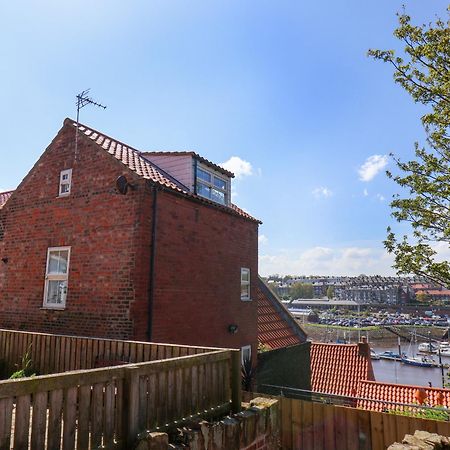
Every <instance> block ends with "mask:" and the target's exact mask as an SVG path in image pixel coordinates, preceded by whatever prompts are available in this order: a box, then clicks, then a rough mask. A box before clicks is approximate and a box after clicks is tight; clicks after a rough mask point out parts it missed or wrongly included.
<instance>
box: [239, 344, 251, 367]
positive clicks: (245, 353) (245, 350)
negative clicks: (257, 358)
mask: <svg viewBox="0 0 450 450" xmlns="http://www.w3.org/2000/svg"><path fill="white" fill-rule="evenodd" d="M251 359H252V346H251V345H244V346H243V347H241V362H242V364H244V362H245V361H250V360H251Z"/></svg>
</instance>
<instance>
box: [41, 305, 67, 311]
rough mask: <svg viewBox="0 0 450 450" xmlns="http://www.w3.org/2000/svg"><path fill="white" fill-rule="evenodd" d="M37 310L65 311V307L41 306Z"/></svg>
mask: <svg viewBox="0 0 450 450" xmlns="http://www.w3.org/2000/svg"><path fill="white" fill-rule="evenodd" d="M39 309H46V310H50V311H64V310H65V309H66V307H65V306H41V307H40V308H39Z"/></svg>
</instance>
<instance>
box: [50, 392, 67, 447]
mask: <svg viewBox="0 0 450 450" xmlns="http://www.w3.org/2000/svg"><path fill="white" fill-rule="evenodd" d="M62 406H63V391H62V389H57V390H54V391H50V394H49V409H50V411H49V418H48V437H47V440H48V444H47V448H48V449H49V450H50V449H59V448H60V447H61V416H62Z"/></svg>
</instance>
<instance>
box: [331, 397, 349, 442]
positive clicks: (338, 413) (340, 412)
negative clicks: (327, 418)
mask: <svg viewBox="0 0 450 450" xmlns="http://www.w3.org/2000/svg"><path fill="white" fill-rule="evenodd" d="M334 429H335V432H336V450H341V449H342V450H346V449H347V421H346V417H345V407H343V406H336V407H335V408H334Z"/></svg>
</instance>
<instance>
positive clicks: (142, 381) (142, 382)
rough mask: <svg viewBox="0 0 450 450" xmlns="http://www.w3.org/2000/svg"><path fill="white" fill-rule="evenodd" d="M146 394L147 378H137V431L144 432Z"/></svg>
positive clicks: (145, 423) (146, 407)
mask: <svg viewBox="0 0 450 450" xmlns="http://www.w3.org/2000/svg"><path fill="white" fill-rule="evenodd" d="M147 392H148V377H147V376H146V375H144V376H140V377H139V430H145V428H146V425H147V421H148V419H147V411H148V402H147V395H148V394H147Z"/></svg>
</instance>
